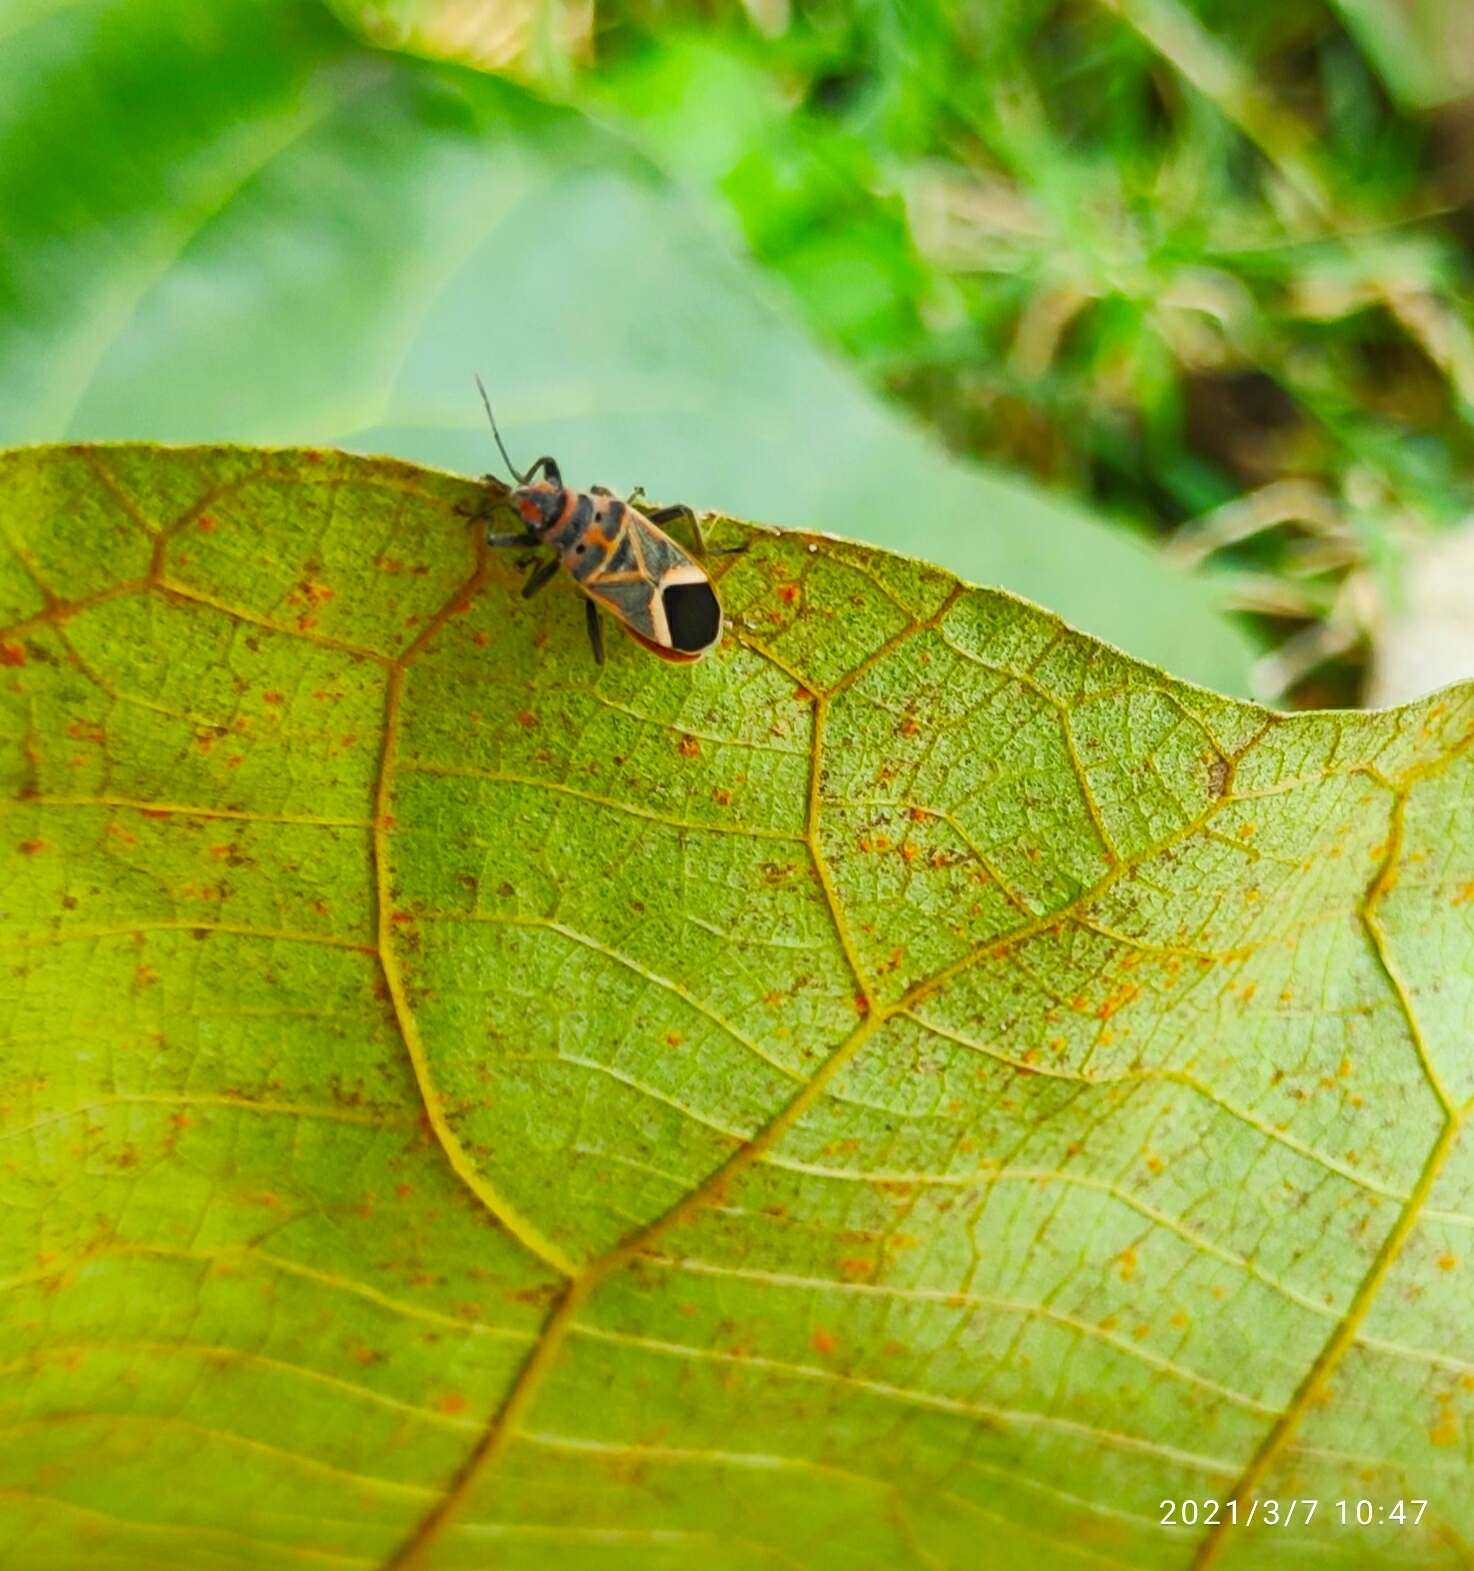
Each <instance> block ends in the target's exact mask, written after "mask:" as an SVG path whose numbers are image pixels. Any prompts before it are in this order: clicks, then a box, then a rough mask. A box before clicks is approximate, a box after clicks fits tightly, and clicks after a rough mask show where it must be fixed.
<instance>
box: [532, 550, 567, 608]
mask: <svg viewBox="0 0 1474 1571" xmlns="http://www.w3.org/2000/svg"><path fill="white" fill-rule="evenodd" d="M561 565H562V564H561V563H560V562H559V561H558V558H557V557H556V556H550V557H549V558H548V559H547V561H546V562H539V563H538V565H537V566H536V567H534V568H533V570H532V571H531V572H530V573H529V574H528V575H527V582H526V583H525V584H523V586H522V598H523V599H524V600H531V599H532V597H533V596H534V595H535V594H536V593H537V592H538V590H539V589H541V588H542V587H543V585H544V584H546V583H547V582H548V581H549V580H550V579H551V578H552V576H553V574H554V573H556V572H557V571H558V568H559V567H560V566H561Z"/></svg>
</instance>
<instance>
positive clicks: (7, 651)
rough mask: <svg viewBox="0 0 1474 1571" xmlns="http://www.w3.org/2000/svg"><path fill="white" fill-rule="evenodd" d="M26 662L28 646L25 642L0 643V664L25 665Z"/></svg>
mask: <svg viewBox="0 0 1474 1571" xmlns="http://www.w3.org/2000/svg"><path fill="white" fill-rule="evenodd" d="M25 663H26V648H25V645H24V644H14V643H4V644H0V665H24V664H25Z"/></svg>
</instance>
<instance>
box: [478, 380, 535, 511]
mask: <svg viewBox="0 0 1474 1571" xmlns="http://www.w3.org/2000/svg"><path fill="white" fill-rule="evenodd" d="M476 386H477V387H478V388H480V389H481V402H482V403H483V404H484V405H485V406H486V418H487V419H488V420H490V421H491V434H492V435H493V436H494V437H495V438H496V445H497V449H498V451H500V453H501V455H502V461H503V462H504V463H505V464H506V466H507V468H508V469H510V470H511V471H512V478H513V479H514V480H515V481H516V482H517V484H518V485H526V484H527V476H526V475H524V474H523V473H522V472H521V471H520V470H519V469H518V468H517V466H516V464H514V463H513V462H512V460H511V459H510V458H508V457H507V449H506V446H505V445H504V444H503V442H502V434H501V432H500V431H498V430H497V428H496V416H495V415H494V414H492V412H491V400H490V399H489V398H488V397H487V396H486V386H485V384H484V383H483V382H482V380H481V378H480V377H479V376H478V377H477V378H476Z"/></svg>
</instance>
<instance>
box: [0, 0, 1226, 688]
mask: <svg viewBox="0 0 1474 1571" xmlns="http://www.w3.org/2000/svg"><path fill="white" fill-rule="evenodd" d="M7 9H9V11H10V12H11V13H13V14H14V13H16V7H15V3H14V0H11V4H10V6H9V7H8V8H7V7H6V5H5V0H0V218H3V222H0V441H11V442H31V441H50V440H55V439H57V438H60V437H87V438H98V437H140V438H149V439H154V440H160V441H218V440H225V439H229V440H242V441H265V442H322V443H345V444H346V445H348V446H351V447H358V448H367V449H369V450H371V451H375V452H390V453H395V454H398V455H399V456H401V457H404V458H409V459H414V460H416V461H418V462H423V463H435V464H445V465H448V466H450V467H453V468H456V469H459V470H462V471H466V472H470V473H476V472H478V471H480V470H483V469H485V468H486V467H487V466H488V464H489V463H491V462H493V461H494V452H493V449H492V447H491V443H490V440H489V435H488V432H487V430H486V425H485V420H484V417H483V415H482V412H481V406H480V404H479V402H478V401H477V398H476V394H475V390H474V388H473V386H472V380H471V378H472V373H473V372H474V371H476V370H478V369H479V370H480V371H481V372H482V374H483V375H484V376H485V377H486V379H487V381H488V382H489V384H490V385H491V387H492V390H493V392H494V394H495V397H496V399H497V402H498V404H499V406H500V418H501V420H502V423H503V426H504V428H505V431H506V435H507V439H508V442H509V443H510V445H511V447H512V451H513V453H514V455H517V456H520V458H521V461H522V462H524V463H525V462H527V461H528V460H529V459H531V458H532V457H533V456H534V455H535V454H537V453H541V452H552V453H554V454H556V455H557V456H558V457H559V458H560V459H561V460H563V462H564V463H565V465H566V467H567V470H568V473H569V474H570V475H571V476H574V477H577V478H579V479H580V480H581V481H582V482H583V483H584V484H588V483H589V482H593V481H603V482H604V483H606V484H608V485H612V486H615V487H619V488H628V487H629V486H632V485H634V484H635V483H637V482H642V483H644V484H646V485H648V486H649V487H650V488H651V489H652V490H658V491H659V492H660V493H661V494H663V495H666V496H676V497H682V496H689V497H690V498H692V499H693V500H695V501H699V502H700V503H701V504H702V505H704V506H708V507H722V508H726V509H729V510H732V511H734V512H737V513H739V514H741V515H742V516H744V517H749V518H762V519H766V520H769V521H772V522H775V523H787V524H793V525H803V526H806V527H811V528H826V529H831V530H834V531H835V532H837V533H841V534H846V535H851V536H857V537H859V538H862V539H867V540H873V541H875V542H877V543H879V544H882V545H889V546H892V547H896V548H900V549H905V550H910V551H915V552H918V553H921V554H924V555H926V556H927V557H928V558H929V559H931V560H934V561H940V562H943V563H945V564H947V565H949V566H951V567H952V568H954V569H955V570H957V571H960V572H962V573H964V574H966V575H968V576H970V577H972V578H974V579H976V580H979V581H981V582H985V583H1001V584H1004V585H1006V586H1008V587H1010V588H1012V589H1015V590H1017V591H1019V592H1020V593H1023V594H1028V595H1031V596H1033V597H1034V598H1036V599H1038V600H1040V601H1042V602H1043V603H1045V604H1047V605H1049V606H1051V607H1052V608H1053V609H1055V610H1057V611H1059V612H1060V613H1061V614H1062V615H1065V616H1068V617H1070V618H1071V619H1073V620H1074V621H1075V622H1076V623H1078V624H1079V625H1080V626H1082V627H1085V628H1087V629H1089V630H1090V631H1093V632H1095V633H1097V634H1099V635H1100V636H1101V637H1105V638H1109V639H1112V640H1114V641H1115V642H1117V643H1119V644H1121V645H1122V646H1124V647H1126V648H1129V649H1131V650H1132V651H1133V652H1134V653H1136V654H1138V655H1140V656H1141V657H1143V658H1145V659H1152V660H1156V661H1157V662H1159V663H1161V664H1164V665H1167V666H1169V667H1170V668H1171V669H1172V670H1174V671H1176V672H1178V673H1180V674H1182V675H1184V676H1188V677H1190V678H1193V679H1195V680H1198V681H1203V682H1207V683H1209V684H1211V685H1213V686H1216V687H1219V688H1222V689H1225V690H1229V691H1238V692H1247V690H1248V687H1247V667H1248V664H1249V661H1250V659H1251V657H1252V654H1253V650H1252V649H1251V647H1250V643H1249V640H1248V639H1247V638H1246V637H1245V636H1244V634H1243V633H1242V632H1241V631H1239V630H1238V629H1236V628H1235V627H1234V626H1232V625H1231V624H1230V623H1229V622H1228V621H1226V620H1225V619H1224V618H1223V617H1222V616H1221V615H1219V614H1218V611H1217V610H1216V608H1215V607H1216V605H1217V601H1216V600H1215V598H1214V595H1213V593H1212V592H1210V590H1209V588H1208V587H1207V586H1206V585H1205V584H1204V583H1203V582H1201V581H1194V580H1193V579H1191V578H1189V577H1187V576H1185V575H1184V574H1181V573H1179V572H1177V571H1176V570H1175V569H1172V568H1169V567H1168V566H1166V565H1165V564H1164V563H1162V562H1161V561H1160V560H1158V559H1157V558H1156V557H1155V556H1153V555H1152V554H1151V553H1150V552H1149V551H1148V550H1147V549H1146V548H1145V547H1144V546H1143V545H1141V544H1140V543H1139V542H1137V541H1134V540H1132V539H1129V538H1127V537H1126V536H1124V535H1123V534H1121V533H1120V532H1119V531H1116V530H1113V529H1111V528H1108V527H1106V526H1105V525H1103V524H1102V523H1100V522H1099V521H1097V520H1096V519H1094V518H1092V517H1091V516H1090V515H1089V514H1087V513H1086V512H1084V511H1083V510H1080V509H1078V508H1076V507H1074V506H1072V505H1070V504H1069V503H1067V502H1065V501H1062V500H1057V499H1054V498H1051V497H1048V496H1046V495H1044V494H1042V493H1041V492H1038V491H1036V490H1034V489H1032V488H1031V487H1029V486H1026V485H1023V484H1021V483H1018V482H1014V481H1010V480H1007V479H1004V478H1002V477H998V476H993V475H989V474H987V473H984V472H981V471H979V470H977V469H975V468H973V467H971V466H967V465H963V464H961V463H959V462H957V461H956V460H953V459H951V458H949V457H948V456H947V455H946V454H945V453H943V452H942V451H940V450H939V449H938V448H937V447H936V445H935V444H933V443H932V442H930V441H928V440H926V439H925V438H924V437H923V436H922V435H921V433H920V432H918V431H916V430H914V429H913V428H912V427H910V426H909V425H907V424H906V423H904V422H903V421H902V420H901V419H900V418H899V417H898V416H896V415H895V414H894V413H893V412H891V411H889V410H888V409H887V408H886V407H885V406H884V405H882V404H881V403H880V402H879V401H878V400H876V399H875V398H874V397H872V396H871V395H870V394H869V393H868V392H867V391H866V390H865V389H864V388H862V387H861V386H860V385H858V384H857V383H856V382H855V381H854V379H853V378H852V376H851V375H850V374H849V373H848V372H847V371H845V370H844V369H843V368H842V367H841V366H839V365H837V364H835V363H833V362H832V361H830V360H829V359H828V358H826V356H824V355H823V354H822V353H821V352H820V351H819V350H818V349H816V348H815V347H814V345H813V344H812V343H811V342H810V341H809V340H808V339H807V338H806V337H805V336H804V334H803V332H802V331H801V330H800V329H799V327H798V326H797V324H796V323H794V322H793V321H791V320H789V319H788V318H787V317H786V316H784V315H782V314H780V312H779V311H778V310H776V309H775V308H774V307H773V306H772V305H771V304H770V303H769V302H768V300H767V299H766V298H765V297H764V295H763V293H762V292H761V290H760V289H759V287H758V285H757V283H756V282H755V280H754V278H753V276H752V275H751V273H750V272H749V271H748V270H747V269H745V268H744V267H741V266H739V265H738V264H737V263H736V262H735V261H734V260H733V258H732V257H731V255H730V254H729V253H728V250H727V248H726V246H725V245H723V244H722V243H720V242H719V241H718V239H717V237H716V236H715V235H714V234H712V233H711V232H709V231H708V229H707V228H706V227H705V225H704V224H703V223H702V222H701V221H700V219H699V217H698V216H697V215H696V214H695V213H694V212H693V211H692V209H691V207H690V205H689V204H688V203H687V202H686V201H685V200H684V199H683V198H682V197H681V196H680V195H679V194H678V193H675V192H673V191H672V190H671V189H670V188H669V186H668V185H667V184H666V183H664V182H662V181H661V180H660V179H658V178H657V177H656V176H655V174H654V173H653V172H652V170H651V169H650V168H649V167H648V166H647V165H646V164H645V163H644V162H642V161H641V160H640V159H639V158H637V157H636V156H634V154H633V153H632V152H631V150H630V149H629V148H628V146H626V145H625V144H624V143H623V142H621V141H620V140H619V139H618V138H616V137H614V136H613V135H611V134H609V133H606V132H603V131H600V130H598V129H596V128H595V127H593V126H592V125H590V124H589V123H588V122H586V121H584V120H582V119H581V118H579V117H578V116H576V115H573V114H571V113H566V112H562V111H554V110H551V109H549V108H547V107H546V106H544V105H541V104H539V103H537V102H536V101H535V100H533V99H531V98H530V97H528V96H527V95H526V94H525V93H523V92H521V91H519V90H518V89H516V88H515V87H512V86H510V85H508V84H506V83H502V82H498V81H495V80H493V79H491V78H488V77H483V76H479V75H477V74H476V73H474V72H471V71H468V70H463V69H459V68H456V67H453V66H443V65H435V64H432V63H430V62H427V61H420V60H410V59H403V58H395V57H393V56H388V55H382V56H381V55H376V54H374V53H373V52H372V51H370V50H367V49H365V48H364V47H362V46H361V45H359V44H356V43H354V42H353V41H352V40H350V39H349V37H348V36H347V35H346V34H345V33H344V32H343V31H342V30H341V29H340V28H339V27H338V25H337V24H336V23H335V22H334V21H333V20H332V19H331V17H330V16H329V15H328V14H327V13H326V12H325V11H324V10H323V8H322V7H321V6H320V5H318V4H317V3H315V0H220V3H216V4H212V5H209V6H205V7H202V6H200V5H199V4H198V3H197V0H76V3H74V4H71V5H68V6H65V7H64V8H61V9H57V8H56V7H54V6H51V7H46V6H42V7H38V6H37V5H36V4H34V3H31V4H28V5H26V6H25V7H23V8H22V10H21V12H20V13H19V14H22V15H25V16H27V17H29V18H30V21H29V25H27V26H24V27H19V28H18V30H15V29H16V22H15V20H14V15H13V18H12V24H11V25H12V29H13V30H12V31H11V33H10V34H9V35H8V36H7V35H6V33H5V21H4V15H5V12H6V10H7Z"/></svg>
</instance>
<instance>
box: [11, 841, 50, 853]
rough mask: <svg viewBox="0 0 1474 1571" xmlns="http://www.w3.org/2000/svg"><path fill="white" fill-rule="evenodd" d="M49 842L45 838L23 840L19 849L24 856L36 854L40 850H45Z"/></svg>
mask: <svg viewBox="0 0 1474 1571" xmlns="http://www.w3.org/2000/svg"><path fill="white" fill-rule="evenodd" d="M47 844H48V842H47V841H45V840H22V841H21V842H20V845H19V846H18V847H17V849H18V850H19V851H20V853H21V855H22V856H35V855H36V853H37V852H38V851H44V850H45V849H46V847H47Z"/></svg>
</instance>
